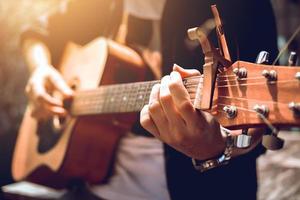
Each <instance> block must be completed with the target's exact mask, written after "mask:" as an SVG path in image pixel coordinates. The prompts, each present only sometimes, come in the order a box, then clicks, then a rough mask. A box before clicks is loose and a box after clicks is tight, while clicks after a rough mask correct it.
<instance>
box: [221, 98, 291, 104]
mask: <svg viewBox="0 0 300 200" xmlns="http://www.w3.org/2000/svg"><path fill="white" fill-rule="evenodd" d="M217 98H224V99H234V100H237V101H248V102H249V101H255V102H260V103H266V104H274V103H276V104H283V105H286V104H287V103H284V102H279V101H263V100H259V99H249V98H242V97H230V96H218V97H217Z"/></svg>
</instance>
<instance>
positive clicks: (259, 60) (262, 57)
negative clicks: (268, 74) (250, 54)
mask: <svg viewBox="0 0 300 200" xmlns="http://www.w3.org/2000/svg"><path fill="white" fill-rule="evenodd" d="M269 55H270V54H269V53H268V52H266V51H261V52H259V54H258V55H257V57H256V62H255V63H256V64H266V63H268V62H269Z"/></svg>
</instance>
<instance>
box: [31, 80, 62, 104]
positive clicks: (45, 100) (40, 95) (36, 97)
mask: <svg viewBox="0 0 300 200" xmlns="http://www.w3.org/2000/svg"><path fill="white" fill-rule="evenodd" d="M30 98H31V99H32V100H33V101H34V102H35V101H37V102H39V103H40V104H50V105H53V106H62V105H63V104H62V101H61V100H60V99H58V98H55V97H52V96H51V95H50V94H48V93H47V92H46V90H45V87H44V85H43V84H34V85H33V86H32V95H30Z"/></svg>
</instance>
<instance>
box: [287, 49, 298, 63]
mask: <svg viewBox="0 0 300 200" xmlns="http://www.w3.org/2000/svg"><path fill="white" fill-rule="evenodd" d="M297 60H298V56H297V53H296V52H294V51H292V52H291V53H290V56H289V60H288V65H289V66H296V65H297Z"/></svg>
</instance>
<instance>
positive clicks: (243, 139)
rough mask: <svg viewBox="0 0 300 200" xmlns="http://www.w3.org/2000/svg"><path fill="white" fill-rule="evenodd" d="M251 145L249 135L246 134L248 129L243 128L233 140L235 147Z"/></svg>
mask: <svg viewBox="0 0 300 200" xmlns="http://www.w3.org/2000/svg"><path fill="white" fill-rule="evenodd" d="M250 145H251V136H250V135H248V129H243V132H242V134H240V135H238V136H237V138H236V140H235V146H236V147H237V148H248V147H249V146H250Z"/></svg>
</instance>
